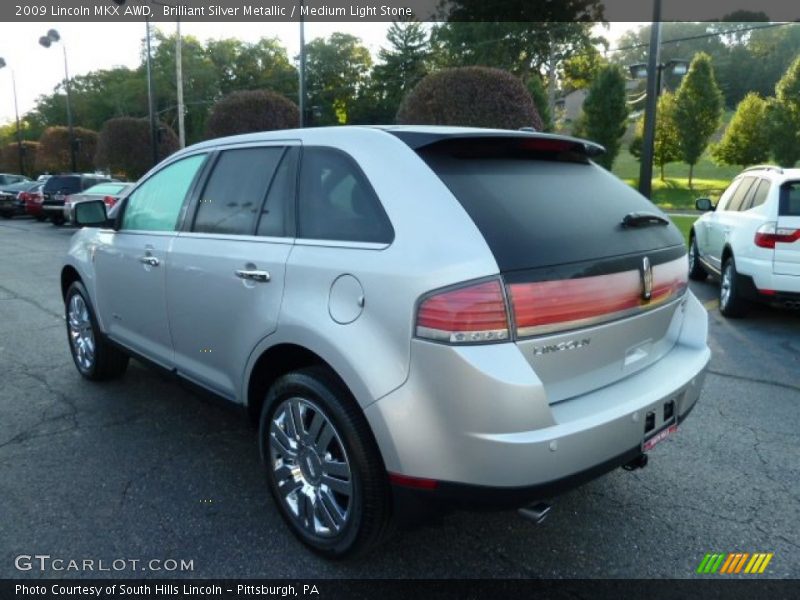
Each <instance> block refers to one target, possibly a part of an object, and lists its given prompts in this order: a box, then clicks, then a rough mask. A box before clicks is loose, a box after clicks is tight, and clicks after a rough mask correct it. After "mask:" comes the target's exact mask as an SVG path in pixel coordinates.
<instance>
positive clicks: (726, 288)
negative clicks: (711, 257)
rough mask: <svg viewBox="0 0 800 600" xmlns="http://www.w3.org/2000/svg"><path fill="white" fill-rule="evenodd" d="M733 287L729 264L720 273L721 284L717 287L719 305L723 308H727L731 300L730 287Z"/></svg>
mask: <svg viewBox="0 0 800 600" xmlns="http://www.w3.org/2000/svg"><path fill="white" fill-rule="evenodd" d="M732 286H733V266H732V265H731V263H730V262H729V263H728V264H727V265H725V269H724V270H723V271H722V282H721V283H720V287H719V304H720V306H722V307H723V308H724V307H726V306H728V302H729V301H730V299H731V287H732Z"/></svg>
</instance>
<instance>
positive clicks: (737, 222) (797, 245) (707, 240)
mask: <svg viewBox="0 0 800 600" xmlns="http://www.w3.org/2000/svg"><path fill="white" fill-rule="evenodd" d="M696 205H697V208H698V210H704V211H708V212H706V214H704V215H703V216H702V217H700V218H699V219H698V220H697V221H696V222H695V224H694V226H693V227H692V231H691V233H690V234H689V245H690V251H689V269H690V273H689V276H690V277H691V278H692V279H694V280H697V281H702V280H703V279H705V278H706V277H707V276H708V275H709V274H711V275H713V276H715V277H718V278H719V279H720V281H721V285H720V292H719V310H720V312H721V313H722V314H723V315H725V316H726V317H741V316H744V314H745V313H746V312H747V308H748V306H749V305H750V302H752V301H762V302H769V303H773V304H780V305H783V306H785V307H788V308H800V169H781V168H780V167H773V166H758V167H751V168H749V169H745V170H744V171H743V172H742V173H741V174H740V175H739V176H737V177H736V179H734V180H733V183H731V185H730V186H729V187H728V189H727V190H725V192H724V193H723V194H722V197H720V199H719V202H718V203H717V206H716V207H714V206H713V205H712V204H711V201H710V200H709V199H708V198H700V199H699V200H698V201H697V203H696Z"/></svg>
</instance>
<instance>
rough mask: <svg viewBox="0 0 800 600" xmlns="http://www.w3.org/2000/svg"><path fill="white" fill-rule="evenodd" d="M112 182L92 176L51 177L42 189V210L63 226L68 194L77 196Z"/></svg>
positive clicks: (69, 175)
mask: <svg viewBox="0 0 800 600" xmlns="http://www.w3.org/2000/svg"><path fill="white" fill-rule="evenodd" d="M108 181H112V179H110V178H109V177H104V176H102V175H94V174H79V173H66V174H62V175H52V176H51V177H49V178H48V179H47V181H45V182H44V187H43V188H42V195H43V196H44V200H43V201H42V210H43V211H44V214H45V215H47V217H48V218H49V219H50V220H51V221H52V222H53V223H54V224H55V225H63V224H64V200H65V199H66V197H67V196H69V195H70V194H77V193H80V192H83V191H84V190H87V189H89V188H90V187H92V186H95V185H97V184H98V183H105V182H108Z"/></svg>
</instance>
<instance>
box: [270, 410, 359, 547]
mask: <svg viewBox="0 0 800 600" xmlns="http://www.w3.org/2000/svg"><path fill="white" fill-rule="evenodd" d="M269 453H270V463H269V466H270V468H272V469H273V475H274V477H275V485H276V488H277V491H278V497H279V499H280V501H281V502H282V503H283V504H284V507H285V508H286V509H287V510H288V513H289V515H290V516H291V517H292V519H293V520H294V522H295V524H296V525H297V526H299V528H300V529H301V530H304V531H305V532H306V533H307V534H309V535H312V536H314V537H322V538H330V537H333V536H336V535H338V534H339V533H340V532H341V531H342V530H343V529H344V527H345V525H347V522H348V519H349V518H350V516H351V514H352V509H353V493H354V492H353V481H352V475H351V472H350V463H349V462H348V458H347V453H346V451H345V448H344V445H343V444H342V441H341V438H340V437H339V434H338V432H337V431H336V428H335V427H334V426H333V423H331V421H330V419H328V417H327V416H326V415H325V413H324V412H323V411H322V409H320V408H319V407H318V406H317V405H316V404H314V403H312V402H310V401H309V400H306V399H305V398H299V397H294V398H290V399H288V400H284V401H283V402H282V403H281V404H280V405H279V406H278V408H277V410H276V411H275V413H274V414H273V417H272V422H271V423H270V430H269Z"/></svg>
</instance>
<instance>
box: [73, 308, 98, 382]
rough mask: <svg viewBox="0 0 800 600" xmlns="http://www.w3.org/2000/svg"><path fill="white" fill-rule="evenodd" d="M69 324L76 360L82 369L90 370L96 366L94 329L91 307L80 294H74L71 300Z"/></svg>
mask: <svg viewBox="0 0 800 600" xmlns="http://www.w3.org/2000/svg"><path fill="white" fill-rule="evenodd" d="M67 325H68V327H69V341H70V343H71V344H72V349H73V351H74V354H75V362H77V363H78V367H80V369H81V370H82V371H88V370H90V369H91V368H92V367H93V366H94V357H95V355H94V353H95V342H94V329H93V328H92V320H91V318H90V317H89V308H88V307H87V306H86V301H85V300H84V299H83V296H81V295H80V294H74V295H73V296H72V298H70V301H69V311H68V312H67Z"/></svg>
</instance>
